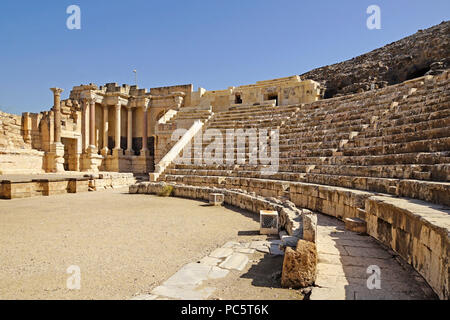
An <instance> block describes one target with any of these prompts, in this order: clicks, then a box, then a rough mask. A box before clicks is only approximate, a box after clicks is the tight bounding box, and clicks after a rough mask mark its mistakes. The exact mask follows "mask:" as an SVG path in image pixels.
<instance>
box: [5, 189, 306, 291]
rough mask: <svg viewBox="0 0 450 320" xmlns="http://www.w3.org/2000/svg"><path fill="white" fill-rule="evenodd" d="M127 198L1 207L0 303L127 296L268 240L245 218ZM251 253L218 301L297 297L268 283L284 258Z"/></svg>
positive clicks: (42, 200)
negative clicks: (189, 266) (74, 286)
mask: <svg viewBox="0 0 450 320" xmlns="http://www.w3.org/2000/svg"><path fill="white" fill-rule="evenodd" d="M126 192H127V190H126V189H120V190H114V191H104V192H93V193H79V194H65V195H59V196H51V197H37V198H28V199H15V200H2V201H0V299H129V298H131V297H132V296H134V295H136V294H140V293H146V292H150V291H151V289H152V288H154V287H155V286H157V285H159V284H160V283H161V282H163V281H164V280H165V279H167V278H169V277H170V276H171V275H172V274H174V273H175V272H176V271H177V270H178V269H179V268H181V267H182V266H183V265H184V264H186V263H190V262H194V261H196V260H198V259H200V258H202V257H203V256H205V255H207V254H209V253H210V252H211V251H212V250H214V249H216V248H217V247H220V246H222V245H223V244H224V243H225V242H227V241H230V240H236V241H251V240H253V239H261V238H265V237H264V236H259V235H257V232H256V231H257V230H258V221H256V220H255V217H254V216H252V215H250V214H247V213H245V212H240V211H237V210H235V209H227V208H224V207H210V206H207V205H206V204H205V203H203V202H199V201H192V200H185V199H179V198H160V197H155V196H149V195H130V194H127V193H126ZM256 257H257V258H256V259H255V260H254V262H253V265H252V264H250V265H249V267H248V270H246V272H245V273H244V274H243V275H242V274H236V275H235V276H234V277H233V276H232V277H231V278H229V277H227V281H224V283H223V284H221V285H219V286H218V288H217V292H216V293H217V296H218V297H220V298H222V299H224V298H225V299H226V298H228V299H231V298H233V299H254V298H261V299H295V298H297V299H298V298H299V295H298V293H297V292H296V291H294V290H285V289H281V288H277V287H279V284H278V283H279V279H277V276H276V275H275V276H274V277H272V274H273V273H274V272H276V271H281V264H282V258H281V257H278V258H275V259H274V260H271V261H270V262H269V263H267V261H268V260H267V259H265V258H264V259H263V257H264V255H263V254H260V256H258V255H256ZM264 261H266V262H265V263H263V262H264ZM72 265H75V266H79V267H80V270H81V289H80V290H69V289H67V285H66V282H67V279H68V278H69V277H70V276H71V275H70V274H68V273H67V268H68V267H69V266H72ZM258 266H259V267H258ZM271 269H275V270H272V271H271ZM277 269H278V270H277ZM258 270H259V271H258ZM273 286H275V288H272V287H273Z"/></svg>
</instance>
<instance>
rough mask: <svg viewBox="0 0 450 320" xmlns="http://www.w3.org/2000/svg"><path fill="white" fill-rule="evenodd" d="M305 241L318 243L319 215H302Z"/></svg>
mask: <svg viewBox="0 0 450 320" xmlns="http://www.w3.org/2000/svg"><path fill="white" fill-rule="evenodd" d="M302 222H303V239H304V240H306V241H310V242H316V236H317V215H316V214H314V213H306V212H304V213H303V214H302Z"/></svg>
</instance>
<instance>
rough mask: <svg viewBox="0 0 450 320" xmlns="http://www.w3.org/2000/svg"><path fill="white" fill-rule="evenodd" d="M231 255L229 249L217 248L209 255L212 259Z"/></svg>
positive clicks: (231, 251)
mask: <svg viewBox="0 0 450 320" xmlns="http://www.w3.org/2000/svg"><path fill="white" fill-rule="evenodd" d="M232 253H233V249H231V248H218V249H216V250H214V251H213V252H211V254H210V255H209V256H210V257H212V258H219V259H220V258H226V257H228V256H229V255H231V254H232Z"/></svg>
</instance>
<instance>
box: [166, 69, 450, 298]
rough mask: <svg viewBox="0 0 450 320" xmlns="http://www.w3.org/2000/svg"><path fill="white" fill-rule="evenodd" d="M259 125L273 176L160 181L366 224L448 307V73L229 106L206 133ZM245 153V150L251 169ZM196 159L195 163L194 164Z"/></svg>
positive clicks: (176, 168) (199, 174)
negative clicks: (272, 137) (275, 159)
mask: <svg viewBox="0 0 450 320" xmlns="http://www.w3.org/2000/svg"><path fill="white" fill-rule="evenodd" d="M263 127H265V128H278V129H279V130H280V139H279V141H280V147H279V149H280V157H279V170H278V172H276V173H273V174H271V175H264V174H262V172H261V169H262V168H264V167H267V166H265V165H261V164H258V165H250V164H248V162H246V164H226V163H223V164H220V165H216V164H212V165H206V164H204V163H203V164H195V162H192V164H171V165H170V166H169V167H168V168H167V169H166V171H165V173H164V174H163V175H161V176H160V180H164V181H166V182H169V183H174V184H175V185H191V186H198V187H201V188H204V187H209V188H211V187H212V188H214V187H216V188H221V189H225V190H239V189H240V190H244V191H245V192H249V193H254V194H256V195H260V196H264V197H275V198H281V199H282V198H285V199H289V200H290V201H292V202H294V203H295V205H297V206H298V207H301V208H307V209H310V210H314V211H318V212H322V213H325V214H329V215H332V216H335V217H337V218H340V219H344V218H347V217H359V218H363V219H365V220H366V221H367V230H368V233H369V234H370V235H371V236H373V237H374V238H376V239H378V240H379V241H381V242H382V243H384V244H385V245H387V246H389V247H390V248H392V249H393V250H394V251H396V252H397V253H398V254H399V255H401V256H402V257H403V258H404V259H405V260H406V261H408V262H409V263H410V264H411V265H413V267H414V268H415V269H416V270H417V271H418V272H419V273H420V274H422V275H423V276H424V277H425V279H426V280H427V281H428V283H429V284H430V285H431V286H432V287H433V289H434V290H435V292H436V293H437V294H438V295H439V297H441V298H443V299H448V297H449V296H450V293H449V275H448V252H449V251H448V250H449V248H450V240H449V236H448V235H449V232H450V220H449V212H450V209H449V208H448V207H446V206H450V182H449V177H450V80H449V72H448V71H447V72H444V73H443V74H441V75H438V76H426V77H422V78H417V79H414V80H411V81H407V82H404V83H402V84H398V85H395V86H390V87H386V88H383V89H379V90H373V91H369V92H365V93H361V94H353V95H348V96H343V97H337V98H333V99H327V100H321V101H317V102H314V103H311V104H306V105H301V106H284V107H275V106H272V107H270V106H269V107H264V108H261V107H258V106H251V107H250V106H247V107H242V109H238V108H234V109H230V110H228V111H226V112H219V113H217V114H215V116H214V118H213V119H212V120H210V122H209V123H208V125H207V126H206V128H205V130H206V129H218V130H221V131H222V132H223V136H224V137H225V130H226V129H245V128H255V129H259V128H263ZM208 144H209V143H204V142H203V143H202V144H201V147H202V148H203V149H204V148H205V147H206V146H207V145H208ZM224 144H225V141H224ZM249 146H250V143H248V142H247V143H246V146H245V153H246V159H247V161H248V158H249V152H250V151H251V150H249ZM192 149H194V148H192ZM192 152H193V157H192V158H193V161H194V160H198V159H197V155H196V154H195V153H194V151H192ZM224 152H225V145H224ZM234 154H235V156H236V155H237V151H235V152H234ZM359 190H361V191H359ZM398 197H403V198H401V199H398ZM411 198H414V199H411ZM415 199H418V200H415ZM421 200H423V201H421ZM424 201H426V202H424ZM430 202H432V203H435V204H431V203H430ZM436 204H437V205H436ZM442 205H444V206H442Z"/></svg>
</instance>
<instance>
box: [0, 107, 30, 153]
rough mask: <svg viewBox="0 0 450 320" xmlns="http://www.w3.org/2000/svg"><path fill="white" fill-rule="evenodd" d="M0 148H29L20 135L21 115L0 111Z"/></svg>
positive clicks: (28, 144)
mask: <svg viewBox="0 0 450 320" xmlns="http://www.w3.org/2000/svg"><path fill="white" fill-rule="evenodd" d="M0 148H1V149H30V148H31V144H30V143H29V142H28V143H27V142H25V141H24V138H23V135H22V116H18V115H15V114H9V113H5V112H1V111H0Z"/></svg>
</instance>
